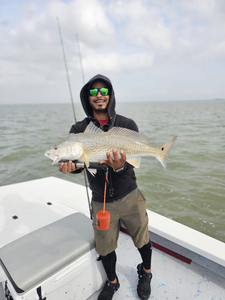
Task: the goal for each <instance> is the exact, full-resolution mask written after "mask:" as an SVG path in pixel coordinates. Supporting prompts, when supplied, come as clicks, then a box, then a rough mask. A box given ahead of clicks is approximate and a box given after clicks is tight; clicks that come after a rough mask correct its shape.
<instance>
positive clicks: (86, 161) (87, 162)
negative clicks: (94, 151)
mask: <svg viewBox="0 0 225 300" xmlns="http://www.w3.org/2000/svg"><path fill="white" fill-rule="evenodd" d="M82 158H83V160H84V163H85V165H86V167H87V168H88V167H89V161H88V160H87V158H86V156H85V154H84V153H83V154H82Z"/></svg>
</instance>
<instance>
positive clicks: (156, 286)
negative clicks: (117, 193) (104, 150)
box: [0, 177, 225, 300]
mask: <svg viewBox="0 0 225 300" xmlns="http://www.w3.org/2000/svg"><path fill="white" fill-rule="evenodd" d="M106 209H107V208H106ZM147 213H148V216H149V235H150V238H151V240H152V243H153V256H152V273H153V279H152V285H151V286H152V294H151V297H150V299H157V300H160V299H169V300H175V299H180V300H190V299H198V300H200V299H201V300H222V299H225V244H224V243H222V242H220V241H218V240H216V239H213V238H211V237H209V236H207V235H204V234H202V233H200V232H198V231H196V230H193V229H191V228H189V227H187V226H184V225H181V224H179V223H177V222H175V221H173V220H170V219H168V218H166V217H163V216H161V215H159V214H156V213H154V212H151V211H149V210H147ZM89 215H90V214H89V207H88V202H87V197H86V189H85V187H84V186H81V185H78V184H75V183H72V182H68V181H66V180H62V179H58V178H55V177H47V178H43V179H38V180H32V181H28V182H23V183H18V184H12V185H8V186H3V187H0V259H1V263H0V283H1V284H0V300H5V299H7V300H17V299H18V300H19V299H21V300H22V299H23V300H41V299H43V300H44V299H46V300H53V299H54V300H74V299H89V300H94V299H97V296H98V294H99V289H100V288H101V286H102V284H103V283H104V281H105V280H106V276H105V273H104V270H103V268H102V265H101V262H98V261H96V258H97V257H98V255H97V253H96V252H95V249H94V244H93V241H92V237H91V236H92V230H91V229H92V228H91V221H90V220H89V219H88V218H89ZM71 226H74V227H75V228H76V230H75V231H74V230H71ZM87 228H89V229H90V231H89V229H87ZM116 252H117V259H118V261H117V262H118V263H117V274H118V278H119V281H120V289H119V290H118V291H117V292H116V293H115V295H114V297H113V299H115V300H121V299H139V298H138V296H137V292H136V286H137V282H138V277H137V272H136V266H137V264H138V263H140V262H141V258H140V254H139V252H138V251H137V250H136V248H135V247H134V245H133V242H132V240H131V238H130V236H129V234H128V232H127V230H126V229H125V228H124V226H123V224H122V226H121V232H120V236H119V242H118V248H117V250H116ZM5 293H6V294H7V293H8V296H7V297H5Z"/></svg>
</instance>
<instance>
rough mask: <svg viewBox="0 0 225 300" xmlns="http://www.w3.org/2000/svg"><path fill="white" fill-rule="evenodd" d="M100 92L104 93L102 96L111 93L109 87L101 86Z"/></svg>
mask: <svg viewBox="0 0 225 300" xmlns="http://www.w3.org/2000/svg"><path fill="white" fill-rule="evenodd" d="M100 93H101V94H102V96H107V95H108V93H109V90H108V89H107V88H101V89H100Z"/></svg>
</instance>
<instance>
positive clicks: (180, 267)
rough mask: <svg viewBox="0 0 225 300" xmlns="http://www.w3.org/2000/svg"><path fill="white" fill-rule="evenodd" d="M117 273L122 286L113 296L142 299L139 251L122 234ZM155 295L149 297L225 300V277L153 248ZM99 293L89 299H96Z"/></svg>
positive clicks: (118, 298)
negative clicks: (140, 295) (138, 289)
mask: <svg viewBox="0 0 225 300" xmlns="http://www.w3.org/2000/svg"><path fill="white" fill-rule="evenodd" d="M116 252H117V262H118V263H117V273H118V278H119V281H120V289H119V290H118V291H117V292H116V294H115V295H114V297H113V299H115V300H122V299H139V297H138V296H137V291H136V287H137V283H138V276H137V271H136V266H137V264H139V263H140V262H141V259H140V254H139V252H138V251H137V250H136V248H135V247H134V245H133V242H132V240H131V238H130V237H129V236H128V235H126V234H124V233H120V237H119V245H118V248H117V251H116ZM152 274H153V278H152V285H151V287H152V294H151V297H150V299H154V300H161V299H168V300H175V299H179V300H191V299H199V300H200V299H201V300H222V299H223V300H224V299H225V286H224V279H222V278H221V277H220V276H219V275H217V274H215V273H213V272H207V273H206V270H205V268H203V267H201V266H199V265H197V264H196V263H194V262H192V263H191V264H187V263H185V262H182V261H180V260H178V259H176V258H174V257H172V256H170V255H168V254H165V253H163V252H161V251H159V250H157V249H155V248H153V255H152ZM98 294H99V292H97V293H95V294H94V295H92V296H91V297H89V298H88V300H95V299H97V295H98Z"/></svg>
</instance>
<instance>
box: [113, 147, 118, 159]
mask: <svg viewBox="0 0 225 300" xmlns="http://www.w3.org/2000/svg"><path fill="white" fill-rule="evenodd" d="M113 158H114V161H115V162H118V161H119V156H118V152H117V150H116V149H113Z"/></svg>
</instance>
